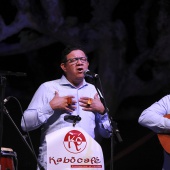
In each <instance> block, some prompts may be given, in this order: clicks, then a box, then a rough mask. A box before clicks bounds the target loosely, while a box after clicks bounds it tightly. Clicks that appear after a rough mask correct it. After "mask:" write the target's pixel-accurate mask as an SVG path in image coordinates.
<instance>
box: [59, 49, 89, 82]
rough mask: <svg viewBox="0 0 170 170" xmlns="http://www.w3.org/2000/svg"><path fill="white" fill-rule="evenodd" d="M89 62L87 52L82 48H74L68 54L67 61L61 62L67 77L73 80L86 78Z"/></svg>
mask: <svg viewBox="0 0 170 170" xmlns="http://www.w3.org/2000/svg"><path fill="white" fill-rule="evenodd" d="M88 66H89V62H88V61H87V57H86V55H85V53H84V52H83V51H81V50H73V51H71V52H70V53H69V54H68V55H67V61H66V62H65V63H62V64H61V68H62V69H63V71H64V72H65V74H66V77H67V79H68V80H69V81H70V82H72V81H74V80H76V79H80V80H81V79H83V78H84V71H85V70H87V69H88Z"/></svg>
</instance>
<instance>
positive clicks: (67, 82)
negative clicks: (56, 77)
mask: <svg viewBox="0 0 170 170" xmlns="http://www.w3.org/2000/svg"><path fill="white" fill-rule="evenodd" d="M60 85H63V86H71V87H74V88H77V87H75V86H74V85H73V84H71V83H70V82H69V81H68V80H67V78H66V77H65V76H64V75H62V77H61V79H60ZM87 85H88V83H87V82H86V81H85V79H83V84H82V85H81V86H80V87H79V89H80V88H82V87H84V86H87Z"/></svg>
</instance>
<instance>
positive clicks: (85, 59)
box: [65, 57, 87, 64]
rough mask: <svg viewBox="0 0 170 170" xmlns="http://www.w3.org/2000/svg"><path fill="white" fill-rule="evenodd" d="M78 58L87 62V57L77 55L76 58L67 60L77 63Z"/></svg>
mask: <svg viewBox="0 0 170 170" xmlns="http://www.w3.org/2000/svg"><path fill="white" fill-rule="evenodd" d="M78 60H80V61H81V62H82V63H85V62H87V57H76V58H70V59H68V60H66V61H65V63H66V62H68V63H71V64H76V63H77V62H78Z"/></svg>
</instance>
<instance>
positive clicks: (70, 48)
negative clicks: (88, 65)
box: [61, 45, 86, 63]
mask: <svg viewBox="0 0 170 170" xmlns="http://www.w3.org/2000/svg"><path fill="white" fill-rule="evenodd" d="M74 50H81V51H83V52H84V53H86V52H85V49H83V47H82V46H80V45H76V46H75V45H67V46H66V48H65V49H64V50H63V51H62V53H61V63H64V62H66V60H67V58H66V56H67V55H68V54H69V53H70V52H71V51H74Z"/></svg>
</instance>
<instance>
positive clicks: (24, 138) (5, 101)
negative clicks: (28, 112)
mask: <svg viewBox="0 0 170 170" xmlns="http://www.w3.org/2000/svg"><path fill="white" fill-rule="evenodd" d="M11 98H13V99H15V100H16V101H17V103H18V105H19V108H20V111H21V114H22V117H23V120H24V125H25V129H26V134H27V136H24V135H22V133H21V132H20V130H19V129H18V127H17V126H16V124H15V122H14V121H13V120H12V118H11V116H10V115H9V112H8V110H7V109H6V107H4V109H5V113H6V114H7V116H8V117H9V118H10V120H11V121H12V123H13V124H14V126H15V127H16V129H17V130H18V132H19V133H20V135H21V136H22V139H23V140H24V142H25V144H26V145H27V146H28V148H29V149H30V151H31V153H32V154H33V156H34V158H35V160H36V162H37V164H38V167H39V169H40V170H44V167H43V166H42V165H41V164H40V162H39V161H38V159H37V156H36V153H35V150H34V147H33V144H32V140H31V137H30V134H29V132H28V128H27V125H26V121H25V118H24V114H23V113H24V112H23V109H22V106H21V103H20V101H19V100H18V99H17V98H16V97H14V96H9V97H7V98H6V99H4V103H7V102H8V101H9V100H10V99H11ZM26 137H28V140H29V142H30V145H31V147H30V145H29V144H28V142H27V140H26Z"/></svg>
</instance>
